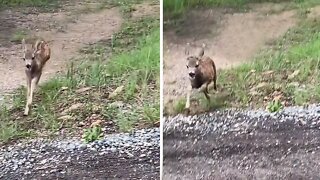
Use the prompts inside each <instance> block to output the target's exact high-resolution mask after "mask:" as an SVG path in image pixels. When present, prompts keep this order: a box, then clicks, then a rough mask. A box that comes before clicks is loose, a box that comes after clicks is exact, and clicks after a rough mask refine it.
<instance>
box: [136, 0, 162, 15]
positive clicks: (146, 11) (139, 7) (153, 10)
mask: <svg viewBox="0 0 320 180" xmlns="http://www.w3.org/2000/svg"><path fill="white" fill-rule="evenodd" d="M133 10H134V11H133V12H132V14H131V15H132V17H133V18H140V17H143V16H154V17H158V18H159V17H160V4H159V2H154V3H152V2H143V3H141V4H136V5H134V6H133Z"/></svg>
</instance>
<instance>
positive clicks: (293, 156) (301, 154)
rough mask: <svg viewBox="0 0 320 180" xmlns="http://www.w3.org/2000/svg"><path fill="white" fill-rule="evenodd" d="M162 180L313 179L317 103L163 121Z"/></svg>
mask: <svg viewBox="0 0 320 180" xmlns="http://www.w3.org/2000/svg"><path fill="white" fill-rule="evenodd" d="M166 122H167V123H165V125H164V127H165V129H164V140H163V142H164V147H163V151H164V152H163V153H164V164H163V167H164V169H163V172H164V180H169V179H170V180H173V179H216V180H219V179H270V180H271V179H292V180H294V179H319V178H320V173H319V168H320V158H319V157H320V151H319V149H320V139H319V135H320V130H319V128H320V105H313V106H310V107H309V108H307V109H304V108H302V107H289V108H286V109H285V110H284V111H283V112H280V113H277V114H269V113H267V112H264V111H261V110H255V111H230V110H225V111H222V112H214V113H210V114H203V115H198V116H194V117H183V116H177V117H175V118H167V119H166Z"/></svg>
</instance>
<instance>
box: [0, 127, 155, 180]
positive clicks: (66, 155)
mask: <svg viewBox="0 0 320 180" xmlns="http://www.w3.org/2000/svg"><path fill="white" fill-rule="evenodd" d="M159 144H160V131H159V129H158V128H156V129H146V130H139V131H136V132H134V133H131V134H114V135H108V136H106V137H105V138H103V140H99V141H96V142H94V143H90V144H84V143H82V142H81V141H79V140H76V139H69V140H53V141H48V140H39V139H38V140H32V141H28V142H23V143H18V144H14V145H10V146H6V147H2V148H1V149H0V179H8V180H9V179H10V180H14V179H26V180H30V179H46V180H47V179H72V180H74V179H90V180H91V179H110V178H111V179H159V176H160V146H159Z"/></svg>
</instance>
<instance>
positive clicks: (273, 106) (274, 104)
mask: <svg viewBox="0 0 320 180" xmlns="http://www.w3.org/2000/svg"><path fill="white" fill-rule="evenodd" d="M282 109H283V105H282V104H281V102H280V101H279V100H278V99H275V100H273V101H271V102H270V103H269V104H268V106H267V110H268V111H269V112H278V111H280V110H282Z"/></svg>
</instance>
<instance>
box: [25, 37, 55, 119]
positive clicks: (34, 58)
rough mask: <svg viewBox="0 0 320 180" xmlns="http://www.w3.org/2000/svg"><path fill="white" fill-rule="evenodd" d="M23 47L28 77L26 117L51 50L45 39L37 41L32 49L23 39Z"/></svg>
mask: <svg viewBox="0 0 320 180" xmlns="http://www.w3.org/2000/svg"><path fill="white" fill-rule="evenodd" d="M22 46H23V60H24V61H25V65H26V70H25V72H26V76H27V103H26V107H25V111H24V115H25V116H27V115H28V114H29V109H30V107H31V104H32V99H33V93H34V90H35V88H36V86H37V85H38V83H39V80H40V78H41V75H42V69H43V67H44V66H45V64H46V62H47V61H48V60H49V59H50V54H51V50H50V47H49V45H48V43H47V42H46V41H44V40H43V39H37V40H36V41H35V42H34V43H33V44H32V46H31V47H30V46H28V45H27V44H26V42H25V40H24V39H23V40H22Z"/></svg>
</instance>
